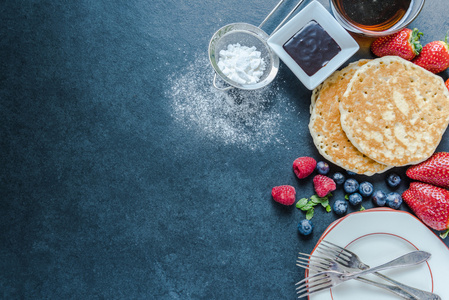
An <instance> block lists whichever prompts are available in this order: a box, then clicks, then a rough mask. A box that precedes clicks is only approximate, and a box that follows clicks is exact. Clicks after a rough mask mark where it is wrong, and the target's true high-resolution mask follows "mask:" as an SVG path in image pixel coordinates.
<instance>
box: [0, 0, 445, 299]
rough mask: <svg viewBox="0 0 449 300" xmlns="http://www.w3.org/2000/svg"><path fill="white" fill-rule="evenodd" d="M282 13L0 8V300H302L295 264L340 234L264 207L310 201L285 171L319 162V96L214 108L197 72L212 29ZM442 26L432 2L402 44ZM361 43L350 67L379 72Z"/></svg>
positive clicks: (241, 99)
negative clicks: (366, 64)
mask: <svg viewBox="0 0 449 300" xmlns="http://www.w3.org/2000/svg"><path fill="white" fill-rule="evenodd" d="M276 2H277V1H276V0H274V1H267V0H253V1H241V0H223V1H218V2H217V1H211V0H201V1H200V0H192V1H185V0H181V1H170V0H169V1H162V0H152V1H141V0H126V1H125V0H112V1H102V0H98V1H91V0H81V1H71V0H63V1H48V0H42V1H31V0H28V1H20V0H15V1H12V0H6V1H3V3H2V6H1V8H0V19H1V20H2V26H1V29H0V36H1V39H0V45H1V46H0V57H1V63H0V136H1V139H0V145H1V155H0V165H1V172H0V199H1V200H0V298H2V299H295V296H296V294H295V289H294V283H295V282H296V281H298V280H300V279H302V277H303V276H304V273H303V271H301V270H299V269H298V268H297V267H296V266H295V258H296V254H297V253H298V252H299V251H301V252H305V253H309V252H311V251H312V249H313V248H314V246H315V244H316V243H317V240H318V239H319V237H320V236H321V234H322V233H323V232H324V230H325V229H326V228H327V227H328V226H329V224H330V223H331V222H333V221H334V220H336V219H338V216H337V215H335V214H334V213H332V212H331V213H326V212H325V211H324V210H320V209H317V210H316V212H315V216H314V217H313V219H312V221H313V222H314V225H315V227H314V231H313V233H312V235H310V236H308V237H303V236H301V235H300V234H299V233H298V231H297V228H296V226H297V223H298V221H299V220H301V219H302V218H304V213H303V212H302V211H300V210H298V209H296V208H294V207H284V206H281V205H279V204H277V203H275V202H274V201H273V200H272V199H271V194H270V193H271V188H272V187H273V186H276V185H281V184H290V185H293V186H295V188H296V190H297V197H298V199H299V197H308V196H311V195H313V193H314V191H313V184H312V179H311V178H308V179H306V180H302V181H300V180H297V179H296V177H295V175H294V173H293V171H292V162H293V160H294V159H295V158H297V157H299V156H313V157H315V158H316V159H317V160H321V159H322V157H320V155H319V153H318V151H317V150H316V149H315V146H314V145H313V142H312V138H311V136H310V134H309V132H308V127H307V125H308V120H309V105H310V96H311V92H310V91H309V90H307V89H306V88H305V87H304V86H303V85H302V84H301V82H300V81H299V80H298V79H297V78H296V77H295V76H294V75H293V73H292V72H291V71H290V70H289V69H288V68H287V67H286V66H285V65H284V64H283V63H282V62H281V66H280V70H279V73H278V76H277V77H276V79H275V80H274V82H272V83H271V84H270V85H269V86H268V87H267V88H264V89H262V90H257V91H246V92H245V91H236V90H233V91H230V92H221V91H218V90H216V89H214V88H213V86H212V79H213V75H214V72H213V70H212V68H211V66H210V64H209V61H208V57H207V48H208V43H209V40H210V38H211V36H212V35H213V34H214V32H215V31H216V30H217V29H219V28H220V27H222V26H223V25H226V24H229V23H233V22H246V23H250V24H254V25H258V24H260V22H262V20H263V19H264V18H265V16H266V15H267V14H268V13H269V12H270V11H271V9H272V8H273V7H274V6H275V5H276ZM309 2H310V0H307V1H305V3H304V4H303V5H306V4H307V3H309ZM319 2H320V3H322V4H323V5H324V6H325V7H326V8H327V9H329V3H328V1H327V0H320V1H319ZM295 4H296V2H295V1H285V3H284V4H283V6H282V7H281V8H280V9H279V11H278V12H276V13H275V14H274V15H273V17H272V18H271V19H270V20H269V21H268V22H267V23H266V25H265V26H264V30H265V31H267V32H268V33H269V32H271V30H273V29H274V28H275V27H276V26H277V24H278V23H279V22H280V21H281V20H282V19H283V18H284V16H285V15H286V14H287V13H288V12H289V11H290V9H291V8H292V7H293V6H294V5H295ZM448 16H449V6H448V5H447V0H427V1H426V4H425V6H424V8H423V10H422V12H421V14H420V15H419V17H418V18H417V19H416V20H415V21H414V22H413V23H412V24H411V25H410V26H409V27H410V28H413V27H418V28H419V29H420V30H421V31H422V32H424V36H423V37H422V39H421V42H422V43H423V44H425V43H427V42H430V41H432V40H440V39H444V37H445V35H446V32H447V31H448V30H449V19H448ZM356 40H357V41H358V42H359V44H360V46H361V48H360V50H359V51H358V52H357V53H356V55H354V56H353V57H352V58H351V59H350V60H349V61H348V63H349V62H351V61H355V60H358V59H360V58H371V57H372V54H371V53H370V52H369V48H368V47H369V44H370V42H371V41H372V40H371V39H368V38H361V37H356ZM439 75H441V76H442V77H443V78H444V79H447V78H448V75H449V73H448V71H445V72H443V73H441V74H439ZM437 150H439V151H449V136H448V135H447V133H446V134H445V135H444V136H443V140H442V142H441V144H440V145H439V147H438V149H437ZM335 171H341V169H339V168H337V167H336V166H334V165H331V172H335ZM396 171H397V172H398V173H399V174H402V175H403V174H404V171H405V169H404V168H397V169H396ZM356 178H357V179H359V180H369V181H370V182H372V183H373V184H374V186H375V188H379V189H385V190H387V189H388V188H387V187H386V185H385V175H376V176H372V177H364V176H356ZM407 186H408V182H407V180H406V179H405V178H404V180H403V183H402V184H401V186H400V187H399V189H398V191H399V192H400V191H403V190H405V189H406V188H407ZM337 197H342V193H340V192H338V191H337V192H336V193H335V195H334V198H337ZM332 201H333V200H332ZM363 206H364V207H365V208H366V209H369V208H372V207H373V204H372V202H371V201H370V200H366V201H364V202H363ZM401 209H402V210H406V211H408V208H407V207H406V205H405V204H403V205H402V208H401ZM357 210H359V207H351V208H350V212H353V211H357ZM444 243H446V245H449V239H447V240H445V241H444Z"/></svg>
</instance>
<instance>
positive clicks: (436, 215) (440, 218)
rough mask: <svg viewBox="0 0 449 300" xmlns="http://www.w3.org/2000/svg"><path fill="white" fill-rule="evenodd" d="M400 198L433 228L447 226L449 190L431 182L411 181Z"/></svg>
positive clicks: (437, 228)
mask: <svg viewBox="0 0 449 300" xmlns="http://www.w3.org/2000/svg"><path fill="white" fill-rule="evenodd" d="M402 199H403V200H404V201H405V202H406V203H407V204H408V206H409V207H410V208H411V209H412V211H413V212H414V213H415V215H416V216H417V217H418V218H420V219H421V221H423V222H424V224H426V225H427V226H429V227H430V228H433V229H435V230H446V229H448V228H449V191H448V190H445V189H442V188H440V187H436V186H433V185H431V184H427V183H422V182H412V183H411V184H410V188H409V189H408V190H406V191H405V192H404V193H402Z"/></svg>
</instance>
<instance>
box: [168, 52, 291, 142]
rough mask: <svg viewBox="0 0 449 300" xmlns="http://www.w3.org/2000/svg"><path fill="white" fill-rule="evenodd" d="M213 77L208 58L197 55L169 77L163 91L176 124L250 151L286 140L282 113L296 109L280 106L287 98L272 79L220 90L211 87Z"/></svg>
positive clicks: (203, 135)
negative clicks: (257, 84) (260, 84)
mask: <svg viewBox="0 0 449 300" xmlns="http://www.w3.org/2000/svg"><path fill="white" fill-rule="evenodd" d="M213 76H214V72H213V69H212V67H211V66H210V63H209V61H208V59H207V57H197V58H196V59H195V60H193V61H192V63H191V64H190V65H188V66H187V67H186V69H185V70H183V72H182V73H179V74H172V76H171V77H170V78H169V79H168V83H169V85H170V86H169V87H168V89H167V92H166V93H167V97H168V98H169V99H170V100H171V102H172V103H171V108H172V116H173V118H174V120H175V121H176V122H177V123H178V124H180V125H182V126H183V127H186V128H188V129H189V130H195V134H198V135H199V136H201V137H206V138H209V139H212V140H214V141H218V142H222V143H224V144H226V145H229V144H232V145H237V146H241V147H248V148H249V149H252V150H255V149H258V148H259V147H260V146H263V145H266V144H268V143H281V144H284V143H285V137H284V136H283V134H282V130H281V126H282V120H283V114H284V113H285V110H286V109H288V110H295V108H294V107H291V106H290V105H289V104H288V103H287V106H289V107H288V108H285V105H283V106H282V105H279V104H281V103H283V104H286V103H285V102H286V101H285V99H283V97H281V96H280V95H281V94H282V93H279V87H278V86H276V83H275V82H273V83H271V84H270V85H269V86H268V87H265V88H263V89H258V90H252V91H246V90H238V89H233V90H231V91H228V92H223V91H219V90H217V89H216V88H214V87H213V85H212V79H213ZM282 110H284V111H282ZM284 125H285V124H284Z"/></svg>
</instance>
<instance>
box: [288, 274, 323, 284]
mask: <svg viewBox="0 0 449 300" xmlns="http://www.w3.org/2000/svg"><path fill="white" fill-rule="evenodd" d="M325 276H326V274H322V273H317V274H314V275H310V276H307V277H305V278H304V279H302V280H300V281H298V282H297V283H295V285H299V284H303V283H305V282H307V281H310V280H315V278H316V277H325ZM318 279H319V278H318Z"/></svg>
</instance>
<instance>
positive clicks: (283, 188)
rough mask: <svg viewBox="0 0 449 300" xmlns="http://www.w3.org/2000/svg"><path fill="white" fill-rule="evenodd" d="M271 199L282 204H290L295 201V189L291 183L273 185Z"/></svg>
mask: <svg viewBox="0 0 449 300" xmlns="http://www.w3.org/2000/svg"><path fill="white" fill-rule="evenodd" d="M271 196H272V197H273V200H274V201H276V202H279V203H281V204H283V205H292V204H293V203H295V199H296V190H295V188H294V187H292V186H291V185H280V186H275V187H274V188H272V189H271Z"/></svg>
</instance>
